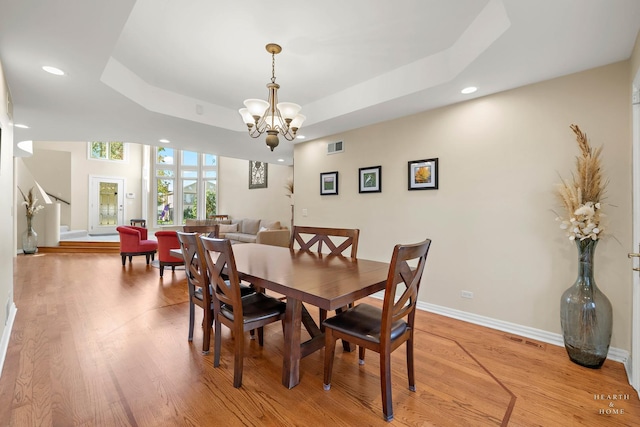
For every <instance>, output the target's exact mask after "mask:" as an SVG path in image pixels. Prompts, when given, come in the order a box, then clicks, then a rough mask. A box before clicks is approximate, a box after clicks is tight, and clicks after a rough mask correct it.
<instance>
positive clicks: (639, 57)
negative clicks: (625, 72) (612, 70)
mask: <svg viewBox="0 0 640 427" xmlns="http://www.w3.org/2000/svg"><path fill="white" fill-rule="evenodd" d="M638 73H640V31H638V35H637V37H636V43H635V45H634V46H633V52H631V77H632V78H633V77H634V76H636V75H638Z"/></svg>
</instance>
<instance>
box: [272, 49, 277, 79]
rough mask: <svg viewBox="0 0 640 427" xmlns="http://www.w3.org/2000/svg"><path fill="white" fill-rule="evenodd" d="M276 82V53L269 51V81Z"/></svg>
mask: <svg viewBox="0 0 640 427" xmlns="http://www.w3.org/2000/svg"><path fill="white" fill-rule="evenodd" d="M275 82H276V54H275V53H274V52H271V83H275Z"/></svg>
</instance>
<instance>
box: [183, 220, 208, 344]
mask: <svg viewBox="0 0 640 427" xmlns="http://www.w3.org/2000/svg"><path fill="white" fill-rule="evenodd" d="M176 234H177V236H178V240H179V241H180V249H181V250H182V256H183V258H184V260H183V262H184V269H185V273H186V275H187V286H188V288H189V341H193V324H194V318H195V306H196V305H197V306H198V307H200V308H202V310H203V311H204V320H203V321H202V327H203V330H204V333H203V335H204V337H203V341H202V353H204V354H208V353H209V343H210V341H211V321H212V319H213V312H212V311H211V304H210V303H207V302H206V300H209V299H210V298H209V297H205V294H209V293H210V292H209V283H208V281H207V280H206V278H205V273H204V271H203V268H202V265H201V263H200V259H199V258H198V234H197V233H183V232H180V231H178V232H176Z"/></svg>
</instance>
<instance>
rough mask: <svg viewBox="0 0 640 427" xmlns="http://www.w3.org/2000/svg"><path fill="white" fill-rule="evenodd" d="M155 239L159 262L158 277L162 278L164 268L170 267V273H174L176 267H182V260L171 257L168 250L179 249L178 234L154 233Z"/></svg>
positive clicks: (167, 232) (173, 232) (171, 232)
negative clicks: (156, 240)
mask: <svg viewBox="0 0 640 427" xmlns="http://www.w3.org/2000/svg"><path fill="white" fill-rule="evenodd" d="M156 239H158V261H159V262H160V277H162V275H163V274H164V268H165V267H171V271H176V265H184V259H183V258H176V257H174V256H171V254H170V253H169V250H170V249H180V241H179V240H178V233H176V232H175V231H156Z"/></svg>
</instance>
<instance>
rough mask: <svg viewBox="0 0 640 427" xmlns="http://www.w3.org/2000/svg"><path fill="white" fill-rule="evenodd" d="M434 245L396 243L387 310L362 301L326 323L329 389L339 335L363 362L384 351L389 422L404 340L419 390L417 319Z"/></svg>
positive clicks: (410, 374) (326, 382) (383, 381)
mask: <svg viewBox="0 0 640 427" xmlns="http://www.w3.org/2000/svg"><path fill="white" fill-rule="evenodd" d="M430 246H431V240H430V239H426V240H425V241H423V242H420V243H415V244H409V245H396V246H395V248H394V249H393V255H392V257H391V263H390V265H389V273H388V275H387V282H386V285H385V294H384V302H383V304H382V308H381V309H380V308H378V307H374V306H372V305H369V304H366V303H361V304H358V305H357V306H355V307H353V308H350V309H349V310H347V311H344V312H342V313H340V314H337V315H336V316H334V317H331V318H329V319H327V320H325V321H324V327H325V353H324V354H325V358H324V389H325V390H329V389H330V388H331V370H332V368H333V358H334V354H335V349H336V340H337V339H340V338H342V339H343V340H348V341H349V342H352V343H355V344H357V345H358V347H359V361H360V364H364V357H365V350H366V349H369V350H372V351H375V352H377V353H379V354H380V383H381V389H382V390H381V391H382V410H383V413H384V418H385V420H387V421H390V420H391V419H393V404H392V398H391V352H393V351H394V350H395V349H396V348H398V347H399V346H400V345H402V344H403V343H406V352H407V373H408V377H409V390H411V391H415V390H416V387H415V375H414V364H413V332H414V320H415V310H416V303H417V301H418V291H419V289H420V282H421V280H422V274H423V272H424V266H425V263H426V260H427V254H428V252H429V247H430ZM410 263H411V264H413V263H416V264H415V265H416V267H415V268H414V267H411V266H410ZM354 384H357V383H354Z"/></svg>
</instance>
